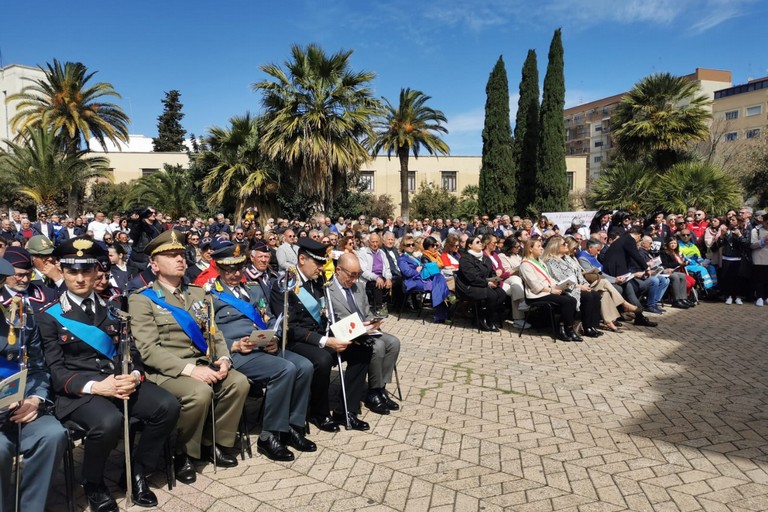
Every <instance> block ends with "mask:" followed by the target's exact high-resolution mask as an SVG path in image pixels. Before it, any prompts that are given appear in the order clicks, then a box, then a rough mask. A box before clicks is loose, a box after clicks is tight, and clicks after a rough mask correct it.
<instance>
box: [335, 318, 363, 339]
mask: <svg viewBox="0 0 768 512" xmlns="http://www.w3.org/2000/svg"><path fill="white" fill-rule="evenodd" d="M331 332H333V335H334V336H335V337H337V338H339V339H340V340H344V341H352V340H354V339H355V338H357V337H358V336H362V335H363V334H365V333H367V332H368V329H367V328H366V326H364V325H363V321H362V320H361V319H360V315H358V314H357V313H352V314H351V315H349V316H345V317H344V318H342V319H341V320H339V321H338V322H336V323H334V324H332V325H331Z"/></svg>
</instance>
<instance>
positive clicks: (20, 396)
mask: <svg viewBox="0 0 768 512" xmlns="http://www.w3.org/2000/svg"><path fill="white" fill-rule="evenodd" d="M26 388H27V370H21V371H20V372H18V373H14V374H13V375H11V376H9V377H7V378H5V379H3V381H2V382H0V411H3V410H4V409H5V408H6V407H8V406H9V405H11V404H15V403H16V402H20V401H21V400H24V390H25V389H26Z"/></svg>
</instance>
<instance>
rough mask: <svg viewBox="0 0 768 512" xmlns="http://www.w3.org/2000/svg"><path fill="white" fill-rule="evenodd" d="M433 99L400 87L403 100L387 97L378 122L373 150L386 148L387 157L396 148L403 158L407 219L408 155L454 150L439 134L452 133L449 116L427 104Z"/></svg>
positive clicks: (402, 203) (403, 205)
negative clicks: (396, 100) (447, 126)
mask: <svg viewBox="0 0 768 512" xmlns="http://www.w3.org/2000/svg"><path fill="white" fill-rule="evenodd" d="M430 99H431V97H430V96H427V95H426V94H424V93H423V92H421V91H417V90H411V89H400V104H399V105H398V106H397V108H395V107H394V106H393V105H392V104H391V103H390V102H389V101H388V100H386V99H385V100H384V101H385V102H386V106H385V111H384V114H383V115H382V116H381V117H379V119H377V121H376V123H375V130H376V135H375V139H374V143H373V149H372V154H373V155H376V154H377V153H379V152H380V151H386V152H387V158H391V157H392V153H393V152H394V153H395V154H397V157H398V158H399V159H400V210H401V215H402V217H403V218H404V219H406V220H407V219H408V216H409V212H410V206H409V203H408V157H409V155H410V153H411V151H413V156H414V158H418V157H419V151H420V150H421V149H422V148H423V149H424V150H426V151H427V152H428V153H429V154H430V155H434V154H441V155H447V154H448V153H449V152H450V148H449V147H448V144H446V143H445V141H444V140H443V139H441V138H440V135H439V133H448V129H447V128H445V126H443V125H442V123H445V122H447V119H446V118H445V115H444V114H443V113H442V112H441V111H440V110H435V109H433V108H430V107H427V106H426V105H425V103H426V102H427V101H429V100H430Z"/></svg>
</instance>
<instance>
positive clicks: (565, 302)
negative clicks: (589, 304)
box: [525, 293, 600, 327]
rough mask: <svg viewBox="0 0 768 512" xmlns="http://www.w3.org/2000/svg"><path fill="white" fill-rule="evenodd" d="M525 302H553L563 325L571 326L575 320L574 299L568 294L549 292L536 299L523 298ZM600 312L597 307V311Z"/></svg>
mask: <svg viewBox="0 0 768 512" xmlns="http://www.w3.org/2000/svg"><path fill="white" fill-rule="evenodd" d="M525 301H526V302H530V303H531V304H536V303H537V302H542V301H546V302H554V303H555V304H557V305H558V306H559V307H560V321H561V322H562V323H563V325H565V326H566V327H573V324H574V322H575V321H576V299H574V298H573V297H571V296H570V295H555V294H554V293H550V294H549V295H545V296H544V297H539V298H538V299H525ZM599 312H600V310H599V308H598V313H599Z"/></svg>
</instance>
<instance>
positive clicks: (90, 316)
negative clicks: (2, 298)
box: [37, 238, 179, 512]
mask: <svg viewBox="0 0 768 512" xmlns="http://www.w3.org/2000/svg"><path fill="white" fill-rule="evenodd" d="M103 252H104V251H103V249H101V247H99V246H98V245H97V244H96V243H94V242H93V241H92V240H90V239H88V238H71V239H69V240H67V241H66V242H64V243H62V244H61V245H59V246H58V247H57V248H56V250H55V252H54V255H55V256H57V257H58V258H59V262H60V264H61V266H62V268H63V269H64V271H65V272H68V271H77V270H80V271H82V272H83V273H86V272H95V270H96V265H97V258H98V257H99V256H100V255H103ZM65 278H66V274H65ZM37 321H38V324H39V326H40V332H41V335H42V339H43V346H44V348H45V360H46V362H47V364H48V367H49V368H50V371H51V379H52V381H53V387H54V390H55V392H56V401H55V404H56V405H55V412H56V416H57V417H58V418H59V419H60V420H62V421H72V422H74V423H76V424H78V425H79V426H81V427H82V428H83V429H84V430H86V431H87V435H86V437H85V440H84V442H83V445H84V447H85V453H84V455H83V466H82V468H83V480H84V489H85V493H86V497H87V498H88V501H89V503H90V506H91V510H92V511H98V512H104V511H112V510H117V504H116V503H115V501H114V499H113V498H112V497H111V496H110V494H109V490H108V489H107V487H106V486H105V485H104V479H103V476H104V469H105V466H106V462H107V458H108V456H109V452H110V451H111V450H112V449H113V448H114V447H115V446H116V444H117V441H118V440H119V438H120V435H121V433H122V430H123V428H122V427H123V421H124V418H123V401H122V400H121V399H118V398H116V397H114V396H104V395H103V394H96V390H95V387H96V385H97V384H99V383H101V382H103V381H105V380H106V379H108V378H109V377H110V376H113V375H118V374H120V368H121V364H120V363H121V361H120V354H119V353H117V352H118V351H117V350H116V349H117V347H116V344H117V342H118V341H119V330H118V321H117V319H116V318H114V317H113V316H112V314H111V312H110V311H109V310H108V308H107V304H106V302H104V300H103V299H101V298H100V297H98V296H97V295H96V294H95V293H94V291H93V289H91V291H90V294H89V295H87V296H81V295H76V294H74V293H73V292H72V291H69V290H68V291H66V292H65V293H63V294H62V295H61V297H60V299H59V301H58V302H56V303H53V304H51V305H49V306H48V307H46V308H45V309H44V310H42V311H41V313H40V314H39V315H38V317H37ZM94 327H95V328H96V329H93V328H94ZM130 356H131V375H132V376H133V378H135V379H136V380H137V382H138V385H137V387H136V388H135V390H134V391H133V392H132V393H131V395H130V398H129V399H128V410H129V414H130V415H131V417H133V418H137V419H139V420H141V421H142V422H143V423H144V430H143V432H142V435H141V438H140V440H139V443H138V445H137V446H136V448H135V449H134V450H133V454H132V459H133V462H132V464H131V467H132V470H133V475H132V494H133V501H134V503H135V504H137V505H141V506H145V507H153V506H156V505H157V498H156V496H155V495H154V493H153V492H152V491H151V490H150V489H149V486H148V484H147V481H146V478H145V471H151V470H153V469H154V468H155V467H156V466H157V463H158V457H159V456H160V454H162V451H163V445H164V444H165V442H166V439H167V438H168V436H169V435H170V434H171V432H172V431H173V429H174V428H175V426H176V422H177V420H178V417H179V404H178V402H177V401H176V399H175V398H174V397H173V396H172V395H171V394H170V393H168V392H167V391H165V390H163V389H160V388H159V387H157V386H156V385H155V384H153V383H151V382H144V366H143V363H142V358H141V355H140V354H139V352H138V350H137V349H136V347H135V346H134V345H131V350H130Z"/></svg>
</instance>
